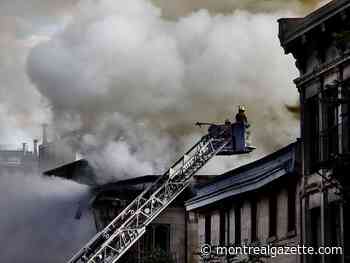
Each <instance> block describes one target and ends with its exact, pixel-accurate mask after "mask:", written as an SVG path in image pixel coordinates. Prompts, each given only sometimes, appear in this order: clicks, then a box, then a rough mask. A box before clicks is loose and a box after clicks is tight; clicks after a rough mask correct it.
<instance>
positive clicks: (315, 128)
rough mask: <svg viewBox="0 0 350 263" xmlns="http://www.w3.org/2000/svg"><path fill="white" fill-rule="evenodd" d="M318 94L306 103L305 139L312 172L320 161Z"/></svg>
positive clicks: (308, 166)
mask: <svg viewBox="0 0 350 263" xmlns="http://www.w3.org/2000/svg"><path fill="white" fill-rule="evenodd" d="M318 101H319V100H318V96H313V97H312V98H309V99H308V100H307V101H306V104H305V109H304V112H305V120H304V126H305V132H304V133H305V141H306V142H308V144H307V149H306V157H307V161H308V164H307V168H308V171H309V173H312V172H313V171H314V170H315V168H316V166H317V163H318V161H319V138H320V137H319V135H320V134H319V108H318V107H319V103H318Z"/></svg>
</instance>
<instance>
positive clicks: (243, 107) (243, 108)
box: [238, 105, 246, 111]
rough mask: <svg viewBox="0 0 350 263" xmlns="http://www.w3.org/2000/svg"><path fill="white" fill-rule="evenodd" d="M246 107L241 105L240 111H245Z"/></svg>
mask: <svg viewBox="0 0 350 263" xmlns="http://www.w3.org/2000/svg"><path fill="white" fill-rule="evenodd" d="M245 110H246V109H245V106H244V105H239V106H238V111H245Z"/></svg>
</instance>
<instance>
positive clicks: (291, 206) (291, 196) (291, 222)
mask: <svg viewBox="0 0 350 263" xmlns="http://www.w3.org/2000/svg"><path fill="white" fill-rule="evenodd" d="M295 198H296V184H295V183H292V184H291V186H290V187H289V189H288V232H291V231H294V230H295V223H296V222H295V221H296V220H295V219H296V211H295V209H296V205H295Z"/></svg>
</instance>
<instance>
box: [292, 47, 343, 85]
mask: <svg viewBox="0 0 350 263" xmlns="http://www.w3.org/2000/svg"><path fill="white" fill-rule="evenodd" d="M349 61H350V52H349V51H348V52H346V53H345V54H344V55H343V56H341V57H339V58H336V59H334V60H332V61H331V62H328V63H325V64H322V65H320V66H319V67H317V68H315V69H314V70H313V71H312V72H310V73H307V74H305V75H303V76H301V77H299V78H297V79H295V80H294V83H295V84H296V85H297V88H300V87H301V86H303V85H304V84H305V83H307V82H311V81H314V80H315V79H317V78H319V77H320V76H322V75H324V74H326V73H327V72H329V71H331V70H334V69H336V68H337V67H339V66H341V65H342V64H344V63H346V62H349Z"/></svg>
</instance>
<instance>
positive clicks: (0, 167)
mask: <svg viewBox="0 0 350 263" xmlns="http://www.w3.org/2000/svg"><path fill="white" fill-rule="evenodd" d="M33 149H34V150H33V151H29V150H28V147H27V144H26V143H22V147H18V148H14V147H9V146H3V147H1V146H0V172H1V173H9V174H13V173H24V172H25V173H28V174H33V173H36V172H37V171H38V151H37V140H34V141H33Z"/></svg>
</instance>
